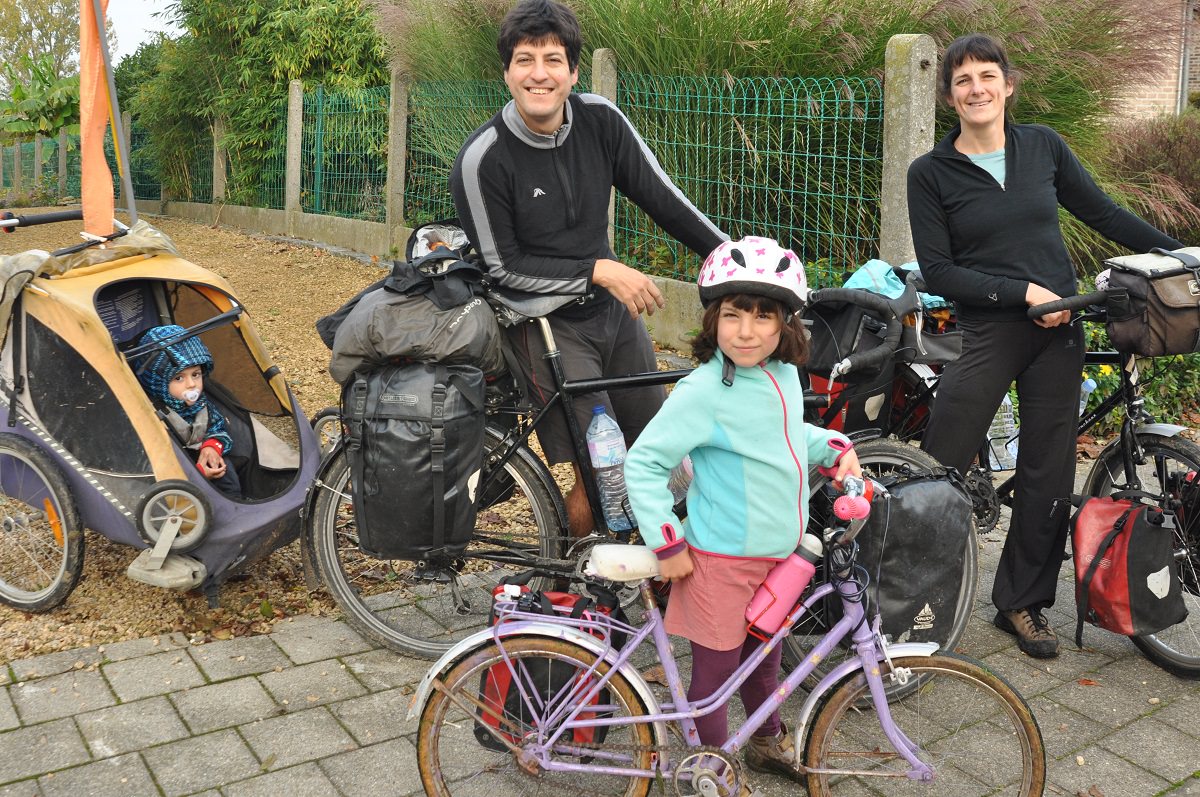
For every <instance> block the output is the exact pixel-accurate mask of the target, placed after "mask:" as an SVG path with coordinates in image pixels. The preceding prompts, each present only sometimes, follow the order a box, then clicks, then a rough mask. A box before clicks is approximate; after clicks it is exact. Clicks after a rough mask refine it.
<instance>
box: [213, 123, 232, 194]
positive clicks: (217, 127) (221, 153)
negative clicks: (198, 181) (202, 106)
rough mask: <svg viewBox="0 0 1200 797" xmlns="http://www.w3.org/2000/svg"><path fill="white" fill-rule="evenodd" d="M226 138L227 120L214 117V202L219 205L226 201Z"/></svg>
mask: <svg viewBox="0 0 1200 797" xmlns="http://www.w3.org/2000/svg"><path fill="white" fill-rule="evenodd" d="M223 138H225V120H224V119H223V118H221V117H219V116H218V117H217V118H216V119H213V159H212V204H213V205H219V204H221V203H223V202H224V201H225V173H226V168H227V167H226V164H227V163H228V155H227V153H226V152H225V145H224V144H222V143H221V139H223Z"/></svg>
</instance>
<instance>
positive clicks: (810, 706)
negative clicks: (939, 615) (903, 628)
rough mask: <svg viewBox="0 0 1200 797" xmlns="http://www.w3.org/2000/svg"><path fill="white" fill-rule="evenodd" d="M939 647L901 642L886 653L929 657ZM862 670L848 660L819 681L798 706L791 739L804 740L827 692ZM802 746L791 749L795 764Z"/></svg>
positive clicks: (933, 643) (858, 664)
mask: <svg viewBox="0 0 1200 797" xmlns="http://www.w3.org/2000/svg"><path fill="white" fill-rule="evenodd" d="M939 647H941V646H940V645H939V644H938V643H936V642H902V643H900V644H898V645H888V647H887V652H888V656H890V657H891V658H893V659H895V658H900V657H902V656H923V657H929V656H932V655H933V654H934V653H937V651H938V648H939ZM861 669H862V662H861V661H859V660H858V659H856V658H855V659H848V660H846V661H844V662H842V663H841V664H839V665H838V666H836V667H834V668H833V669H832V670H831V671H830V672H829V674H828V675H826V676H825V677H824V678H822V679H821V681H820V683H818V684H817V685H816V686H815V687H814V688H813V690H812V692H810V693H809V695H808V697H807V698H806V699H805V700H804V705H802V706H800V711H799V713H798V714H797V715H796V724H795V727H794V729H793V731H792V739H793V740H797V739H804V737H805V736H806V735H807V734H808V725H809V723H810V722H811V721H812V718H813V714H814V713H815V712H816V709H817V704H818V703H820V702H821V699H822V698H824V697H825V695H827V694H828V693H829V692H831V691H833V689H834V687H836V686H837V685H838V684H840V683H841V682H842V681H844V680H845V679H846V678H847V677H848V676H850V675H851V674H852V673H854V672H855V671H856V670H861ZM802 747H803V745H802V744H800V743H798V742H797V743H795V744H793V745H792V749H793V750H794V751H795V755H796V762H797V763H798V762H799V757H800V756H801V755H803V751H802V749H801V748H802Z"/></svg>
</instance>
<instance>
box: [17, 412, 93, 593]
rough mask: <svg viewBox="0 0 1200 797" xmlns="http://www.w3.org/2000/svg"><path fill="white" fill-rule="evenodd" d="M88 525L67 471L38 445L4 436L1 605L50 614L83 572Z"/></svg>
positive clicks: (21, 438) (22, 439)
mask: <svg viewBox="0 0 1200 797" xmlns="http://www.w3.org/2000/svg"><path fill="white" fill-rule="evenodd" d="M83 554H84V540H83V524H82V523H81V522H80V519H79V510H78V509H77V508H76V506H75V499H74V497H73V496H72V495H71V488H70V487H69V486H68V484H67V480H66V477H65V476H64V475H63V473H62V470H61V469H60V468H59V467H58V466H57V465H56V464H55V463H54V461H53V460H52V459H50V457H49V456H48V455H47V454H45V453H43V452H42V450H41V449H39V448H38V447H37V446H36V445H34V444H33V443H31V442H30V441H28V440H26V439H25V438H23V437H20V436H18V435H15V434H8V433H3V434H0V601H3V602H4V603H7V604H8V605H9V606H13V607H15V608H18V609H22V610H24V611H27V612H45V611H49V610H51V609H53V608H55V607H57V606H60V605H61V604H62V603H63V601H65V600H66V599H67V597H68V596H69V595H70V594H71V591H72V590H74V589H75V585H76V584H78V583H79V577H80V575H81V574H82V572H83Z"/></svg>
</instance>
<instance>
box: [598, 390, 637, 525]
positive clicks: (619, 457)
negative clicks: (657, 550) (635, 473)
mask: <svg viewBox="0 0 1200 797" xmlns="http://www.w3.org/2000/svg"><path fill="white" fill-rule="evenodd" d="M587 447H588V456H589V458H590V459H591V461H592V469H593V470H594V471H595V472H596V486H597V487H598V488H599V489H600V508H601V510H602V511H603V512H604V522H605V523H606V524H607V525H608V528H609V529H610V530H612V531H614V532H622V531H629V530H631V529H634V528H637V520H636V519H635V518H634V516H633V510H632V509H630V508H629V495H628V493H627V492H626V490H625V453H626V450H625V435H624V434H623V433H622V432H621V427H620V426H618V425H617V422H616V421H615V420H613V419H612V418H611V417H609V415H608V413H607V412H605V411H604V405H603V404H598V405H596V406H595V407H594V408H592V421H591V423H589V424H588V428H587Z"/></svg>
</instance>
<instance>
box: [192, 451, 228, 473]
mask: <svg viewBox="0 0 1200 797" xmlns="http://www.w3.org/2000/svg"><path fill="white" fill-rule="evenodd" d="M196 464H197V465H199V466H200V473H201V474H203V475H204V478H206V479H219V478H221V477H222V476H224V475H225V460H224V459H222V458H221V455H220V454H218V453H217V451H216V449H214V448H212V447H211V446H205V447H204V448H201V449H200V455H199V456H198V457H196Z"/></svg>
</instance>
